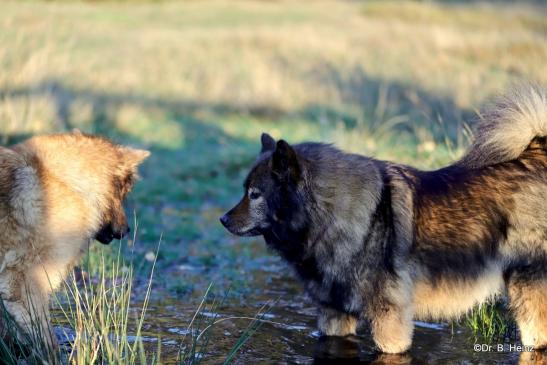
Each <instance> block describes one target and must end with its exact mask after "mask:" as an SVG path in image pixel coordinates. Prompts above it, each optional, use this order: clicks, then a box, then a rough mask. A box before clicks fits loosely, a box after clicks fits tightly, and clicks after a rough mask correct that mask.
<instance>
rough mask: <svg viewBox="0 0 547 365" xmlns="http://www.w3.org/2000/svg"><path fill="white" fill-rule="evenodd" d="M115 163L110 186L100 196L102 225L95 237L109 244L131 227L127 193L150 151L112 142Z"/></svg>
mask: <svg viewBox="0 0 547 365" xmlns="http://www.w3.org/2000/svg"><path fill="white" fill-rule="evenodd" d="M110 153H112V156H111V157H112V158H111V159H109V161H110V163H111V164H112V165H111V166H110V167H109V171H110V173H109V176H108V186H107V187H106V190H105V192H104V195H102V196H101V197H100V198H99V201H100V202H101V204H100V205H99V206H100V210H101V211H100V212H98V215H99V217H100V221H101V224H100V227H99V229H98V231H97V232H96V233H95V236H94V238H95V239H96V240H97V241H99V242H101V243H103V244H109V243H110V242H111V241H112V240H113V239H122V238H123V237H124V236H125V235H126V234H127V233H129V231H130V228H129V224H128V223H127V217H126V215H125V211H124V208H123V203H124V201H125V198H126V196H127V194H128V193H129V192H130V191H131V189H132V188H133V184H134V183H135V181H136V180H137V178H138V173H137V167H138V166H139V165H140V164H141V163H142V162H143V161H144V159H146V158H147V157H148V156H149V155H150V152H148V151H145V150H139V149H135V148H131V147H125V146H117V145H113V146H112V149H111V150H110Z"/></svg>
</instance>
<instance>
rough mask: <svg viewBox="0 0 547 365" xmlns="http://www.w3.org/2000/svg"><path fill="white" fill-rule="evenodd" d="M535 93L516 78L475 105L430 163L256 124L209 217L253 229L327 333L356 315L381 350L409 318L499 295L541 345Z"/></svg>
mask: <svg viewBox="0 0 547 365" xmlns="http://www.w3.org/2000/svg"><path fill="white" fill-rule="evenodd" d="M546 137H547V97H546V93H545V90H542V89H540V88H537V87H523V88H520V89H518V90H515V91H513V92H512V93H510V94H509V95H507V96H504V97H501V98H499V99H497V100H496V101H495V102H494V103H493V104H491V105H490V106H488V107H487V108H486V109H485V112H484V113H483V114H482V121H481V122H480V123H479V125H478V129H477V134H476V138H475V140H474V142H473V143H472V145H471V147H470V148H469V150H468V151H467V153H466V154H465V155H464V157H463V158H462V159H461V160H459V161H457V162H456V163H455V164H453V165H451V166H448V167H445V168H442V169H440V170H436V171H420V170H417V169H415V168H412V167H409V166H405V165H400V164H396V163H392V162H386V161H379V160H375V159H372V158H367V157H364V156H360V155H355V154H348V153H344V152H342V151H340V150H338V149H336V148H334V147H332V146H330V145H325V144H320V143H303V144H298V145H294V146H290V145H289V144H288V143H286V142H285V141H283V140H280V141H278V142H276V141H274V140H273V139H272V138H271V137H270V136H268V135H263V136H262V151H261V153H260V155H259V157H258V159H257V162H256V163H255V165H254V166H253V168H252V170H251V172H250V173H249V175H248V177H247V180H246V182H245V195H244V197H243V198H242V200H241V202H240V203H239V204H238V205H236V206H235V207H234V208H233V209H232V210H230V211H229V212H228V213H227V214H226V215H224V216H223V217H222V218H221V222H222V223H223V224H224V225H225V226H226V227H227V229H228V230H230V231H231V232H232V233H234V234H238V235H244V236H250V235H263V236H264V238H265V241H266V243H267V244H268V246H270V247H271V248H273V249H274V250H275V251H277V252H278V253H279V254H280V255H281V256H282V257H283V258H284V259H285V260H286V261H287V262H288V263H289V264H291V265H292V266H293V267H294V269H295V271H296V273H297V275H298V277H299V278H300V279H301V280H302V282H303V284H304V286H305V288H306V290H307V292H308V293H309V294H310V296H311V297H312V298H313V299H314V300H315V301H316V302H317V304H318V305H319V307H320V310H319V318H318V325H319V328H320V330H321V331H322V332H323V333H324V334H326V335H340V336H344V335H348V334H353V333H355V331H356V326H357V322H358V320H359V319H360V318H364V319H366V320H368V322H369V323H370V328H371V331H372V335H373V338H374V341H375V343H376V345H377V346H378V348H379V349H380V350H381V351H384V352H388V353H399V352H404V351H406V350H408V349H409V348H410V346H411V342H412V333H413V327H414V325H413V322H412V321H413V319H448V318H453V317H456V316H459V315H461V314H462V313H465V312H466V311H468V310H470V309H471V308H472V307H473V306H475V305H476V304H479V303H482V302H484V301H485V300H487V299H489V298H491V297H493V296H495V295H504V294H506V295H507V296H508V299H509V303H510V307H511V309H512V311H513V313H514V315H515V318H516V321H517V323H518V326H519V328H520V333H521V340H522V343H523V344H524V345H527V346H531V347H534V348H543V347H545V346H547V304H546V303H547V210H546V208H545V207H546V206H547V200H546V199H547V198H546V197H547V138H546Z"/></svg>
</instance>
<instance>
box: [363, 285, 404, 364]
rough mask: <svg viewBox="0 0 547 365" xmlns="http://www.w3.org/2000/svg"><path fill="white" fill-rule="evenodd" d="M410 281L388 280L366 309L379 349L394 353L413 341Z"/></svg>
mask: <svg viewBox="0 0 547 365" xmlns="http://www.w3.org/2000/svg"><path fill="white" fill-rule="evenodd" d="M413 316H414V311H413V305H412V301H411V284H410V283H409V282H408V281H405V280H400V281H390V282H388V283H386V286H385V289H384V291H383V292H382V293H380V294H379V295H378V296H377V297H376V298H374V299H373V300H372V301H371V303H370V306H369V307H368V309H367V317H368V318H369V320H370V326H371V330H372V338H373V340H374V343H375V344H376V346H378V348H379V349H380V350H381V351H382V352H386V353H391V354H396V353H401V352H405V351H407V350H408V349H409V348H410V346H411V345H412V333H413V331H414V322H412V319H413Z"/></svg>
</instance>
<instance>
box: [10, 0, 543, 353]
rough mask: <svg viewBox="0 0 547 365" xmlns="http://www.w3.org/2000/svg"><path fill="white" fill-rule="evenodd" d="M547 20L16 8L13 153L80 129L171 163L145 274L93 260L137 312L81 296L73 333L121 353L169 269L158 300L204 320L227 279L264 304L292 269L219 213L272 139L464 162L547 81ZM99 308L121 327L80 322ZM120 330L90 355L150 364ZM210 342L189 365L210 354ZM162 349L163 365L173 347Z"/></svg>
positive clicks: (133, 247) (397, 5) (514, 9)
mask: <svg viewBox="0 0 547 365" xmlns="http://www.w3.org/2000/svg"><path fill="white" fill-rule="evenodd" d="M545 11H546V9H545V5H542V4H539V3H537V4H532V3H525V4H520V5H515V4H509V3H502V4H500V3H498V4H494V3H479V4H477V3H468V2H464V3H458V2H451V3H450V4H439V3H435V2H412V3H401V2H384V1H382V2H368V3H367V4H362V3H360V2H328V3H322V2H313V4H311V3H310V4H308V3H295V2H291V3H289V2H283V1H281V2H237V3H223V2H159V3H147V2H138V3H136V4H135V3H131V4H130V3H128V2H123V3H113V2H105V3H86V2H84V3H81V2H39V1H33V2H15V1H12V2H10V1H8V2H3V3H2V5H1V11H0V143H1V144H5V145H8V144H12V143H15V142H17V141H20V140H22V139H24V138H27V137H29V136H31V135H33V134H38V133H48V132H59V131H67V130H70V129H71V128H74V127H77V128H79V129H81V130H83V131H85V132H89V133H98V134H103V135H106V136H108V137H110V138H112V139H114V140H116V141H118V142H121V143H129V144H134V145H138V146H141V147H144V148H148V149H150V150H151V151H152V152H153V155H152V157H151V158H150V159H149V160H148V161H147V162H146V164H145V165H144V166H143V169H142V172H141V175H142V180H141V181H139V182H138V184H137V185H136V188H135V191H134V192H133V194H132V195H131V197H130V200H129V202H128V207H127V211H128V212H129V213H130V214H129V215H130V216H131V215H133V214H135V215H136V216H138V217H139V230H138V231H139V235H138V237H136V238H137V239H138V242H136V240H129V241H124V242H122V243H120V245H121V246H119V248H120V250H121V251H120V252H121V256H122V258H123V259H124V260H130V259H131V262H132V266H131V273H130V276H128V275H129V273H128V272H126V271H124V270H126V269H123V270H122V268H124V267H125V266H123V265H122V266H121V267H118V269H119V270H122V271H119V272H117V271H116V270H115V266H113V263H115V262H117V260H118V256H117V249H113V248H108V247H99V246H96V247H92V248H91V250H90V251H91V253H90V254H89V255H88V258H87V259H86V260H87V263H88V265H87V266H86V265H85V264H84V265H83V266H82V267H83V268H84V269H83V270H82V272H83V275H84V276H85V275H87V277H88V280H95V281H96V280H98V282H94V283H95V284H96V283H101V282H102V281H103V280H104V281H105V285H106V284H107V281H108V280H114V278H117V279H116V280H120V278H121V281H122V282H125V284H124V285H125V286H123V285H122V286H116V288H118V289H116V290H118V291H117V292H114V291H110V289H109V288H110V285H113V284H112V283H110V282H108V285H106V286H104V288H102V289H101V287H100V285H99V287H96V286H93V290H95V293H97V290H98V291H100V290H108V293H105V294H108V295H111V297H108V295H106V297H105V300H114V301H116V302H119V303H118V305H116V306H108V305H107V302H104V303H103V306H102V307H101V306H100V305H99V304H98V303H95V304H93V300H95V299H93V298H92V297H89V296H88V298H89V299H90V300H91V303H86V301H85V299H86V297H85V295H84V296H79V295H76V298H79V299H78V300H79V302H78V304H75V303H73V302H71V303H72V306H73V307H74V308H76V309H74V310H76V312H73V313H69V314H68V316H69V317H70V318H72V322H70V321H69V322H68V323H69V324H70V327H72V328H75V329H77V331H80V332H81V335H80V336H84V337H85V336H88V337H89V338H90V339H91V338H95V337H94V336H98V338H101V340H100V341H107V342H108V341H110V340H109V339H108V338H109V337H108V336H106V335H105V333H102V332H100V331H101V328H99V327H100V325H102V324H105V326H106V325H109V326H113V327H111V328H110V330H111V332H112V333H113V334H115V333H116V331H117V329H116V327H117V328H118V329H120V330H121V329H123V327H124V326H126V325H127V320H129V319H128V318H127V317H124V316H123V315H124V314H123V310H122V309H121V308H122V307H123V306H122V305H121V304H120V303H121V302H123V303H125V304H124V305H125V307H123V308H125V310H127V309H128V308H127V306H128V305H129V304H128V303H129V302H128V300H129V299H128V297H127V295H128V290H129V291H131V290H132V292H133V294H132V295H133V296H132V298H133V299H134V300H136V301H138V302H139V303H142V302H143V301H144V298H146V295H147V288H148V284H149V275H150V272H151V270H152V267H153V266H154V265H156V266H155V270H156V273H157V274H156V275H155V277H154V280H153V282H152V287H151V288H152V294H151V295H152V298H151V299H152V300H155V299H157V298H162V297H164V296H165V297H170V298H175V299H178V300H181V301H186V302H189V303H193V304H195V306H196V308H197V307H198V306H199V304H200V303H201V300H202V299H203V293H204V292H205V291H206V290H207V288H208V285H209V283H210V282H214V283H215V286H214V288H213V289H212V291H213V292H212V293H209V295H214V296H215V297H216V298H221V297H223V296H224V295H227V296H228V299H229V300H237V301H239V302H240V303H241V305H245V304H249V303H252V302H253V298H255V297H257V296H259V295H260V294H262V293H263V292H264V290H265V287H266V286H268V285H269V282H268V279H263V276H267V275H263V273H264V272H265V271H264V265H265V264H264V262H265V260H275V259H273V258H271V256H270V255H271V254H270V253H269V252H267V250H266V249H265V247H264V245H263V244H262V242H261V241H260V240H241V239H236V238H234V237H231V236H229V235H228V234H227V233H226V232H225V231H224V229H223V228H222V227H221V226H220V224H218V217H219V216H220V215H221V214H222V213H223V212H224V211H225V210H226V209H228V208H229V207H230V206H231V205H233V203H235V202H236V201H237V199H238V198H239V194H240V193H241V189H242V188H241V184H242V181H243V178H244V175H245V174H246V170H247V168H248V166H249V165H250V164H251V163H252V162H253V161H254V158H255V156H256V153H257V152H258V149H259V136H260V133H262V132H263V131H266V132H269V133H270V134H272V135H273V136H274V137H276V138H285V139H287V140H288V141H289V142H300V141H304V140H319V141H324V142H332V143H335V144H336V145H338V146H339V147H341V148H343V149H345V150H348V151H352V152H357V153H363V154H367V155H371V156H374V157H377V158H381V159H389V160H394V161H397V162H401V163H407V164H411V165H414V166H417V167H420V168H425V169H433V168H437V167H440V166H443V165H446V164H448V163H450V162H451V161H454V160H455V159H457V158H458V157H459V156H460V155H461V153H462V152H463V150H464V149H465V147H466V146H467V144H468V142H469V138H470V137H471V134H470V132H469V131H470V126H472V124H473V122H474V120H476V117H475V113H474V111H475V109H476V107H477V106H478V105H480V104H481V103H482V102H483V101H484V100H485V99H486V98H488V97H489V96H491V95H492V94H494V93H497V92H501V91H502V90H503V89H504V87H506V86H507V85H508V84H509V83H511V82H512V81H517V80H522V79H530V80H534V81H536V82H538V83H541V84H547V72H546V70H545V59H547V37H546V34H547V33H546V30H547V21H546V20H545V17H542V16H541V15H542V14H544V13H545ZM160 237H162V242H163V243H162V247H161V250H159V251H158V252H156V245H157V242H158V239H159V238H160ZM103 258H104V259H103ZM158 273H159V274H158ZM261 273H262V274H261ZM120 275H121V277H120ZM91 278H92V279H91ZM124 278H125V279H124ZM124 280H125V281H124ZM81 284H82V283H81V282H79V284H78V285H80V286H79V287H78V288H79V289H78V290H84V291H83V292H82V293H85V292H86V290H89V289H91V288H87V289H85V288H84V289H82V288H81ZM95 284H94V285H95ZM228 288H230V290H229V291H228ZM72 290H73V294H76V293H78V292H77V291H76V288H75V287H73V288H72ZM227 291H228V294H225V293H226V292H227ZM69 296H70V295H69ZM112 296H114V297H112ZM108 298H110V299H108ZM66 300H67V301H68V299H66ZM97 300H99V299H98V298H97ZM120 301H121V302H120ZM88 305H90V306H91V307H93V306H94V305H97V306H98V307H97V308H102V309H101V310H102V311H103V315H102V316H103V318H102V319H100V318H95V317H94V318H90V317H86V314H85V313H84V312H80V313H79V314H78V312H77V308H78V306H82V308H85V307H86V306H88ZM67 308H68V307H67ZM109 308H111V309H112V308H115V310H116V311H120V312H116V313H110V314H108V310H109ZM494 309H496V311H497V310H498V308H497V306H495V305H490V306H483V307H482V308H480V309H477V310H476V311H474V312H473V313H472V314H471V316H470V317H469V320H468V321H467V323H468V325H469V326H470V328H472V329H473V330H474V331H476V332H477V333H479V332H483V333H484V334H486V335H489V334H491V333H495V332H502V331H504V330H505V329H504V328H505V327H503V324H504V322H503V320H504V319H503V318H502V317H497V315H496V314H495V313H494ZM137 314H138V313H135V315H137ZM93 315H94V314H93ZM253 315H254V313H253ZM125 316H127V314H125ZM251 317H252V316H251ZM78 318H80V319H79V320H78V321H80V322H78V321H75V319H78ZM132 318H134V317H132ZM135 318H138V315H137V316H136V317H135ZM190 319H191V318H188V320H190ZM101 321H102V322H101ZM106 321H111V322H108V323H107V322H106ZM112 321H114V322H112ZM124 321H125V322H124ZM83 323H89V326H88V327H85V326H84V327H81V326H82V325H83ZM248 324H249V323H247V322H246V323H244V324H242V325H243V326H244V327H243V328H246V326H247V325H248ZM204 325H205V327H206V326H207V325H206V324H204ZM134 330H135V328H134V327H132V329H131V331H134ZM249 331H250V332H248V333H252V332H253V331H254V330H249ZM126 335H127V333H126ZM132 335H135V333H132ZM120 336H121V337H119V341H117V342H116V343H115V344H114V343H106V342H100V341H99V342H93V341H89V342H88V343H87V344H86V345H85V346H87V347H85V348H83V349H82V352H81V353H82V356H84V355H83V354H87V355H89V356H93V354H94V353H96V352H97V351H98V350H97V349H100V352H101V353H105V354H106V355H103V356H114V355H113V354H114V352H116V351H118V350H119V353H120V354H125V355H123V356H134V357H133V359H134V360H135V361H140V356H141V353H140V352H139V351H141V350H140V349H139V346H140V345H139V346H137V347H136V348H135V346H136V345H135V344H134V343H129V341H128V340H127V338H125V339H124V337H123V336H124V335H123V334H120ZM81 338H83V337H81ZM190 338H191V336H190V337H188V339H190ZM200 341H201V339H200ZM158 343H159V342H158ZM189 343H190V344H191V343H192V341H190V342H189ZM82 346H84V345H83V344H82ZM116 346H118V347H116ZM120 346H121V347H120ZM196 346H197V347H196V349H195V351H194V353H193V355H191V353H192V352H191V351H190V352H187V353H186V354H190V355H188V356H187V355H181V356H187V357H186V359H195V358H196V357H195V356H194V355H195V354H196V353H202V352H203V351H201V350H200V348H201V347H200V346H201V345H196ZM122 347H123V348H122ZM145 347H146V346H145ZM187 348H190V347H187ZM132 351H133V352H132ZM146 351H149V352H148V353H146V356H148V357H147V358H146V359H147V360H148V361H151V359H155V358H154V357H153V356H155V355H151V354H150V352H152V353H154V352H155V351H157V349H154V350H150V347H149V346H148V347H147V350H146ZM146 351H145V352H146ZM109 353H110V354H111V355H108V354H109ZM133 353H134V354H137V355H131V354H133ZM87 355H86V356H87ZM75 356H76V355H75ZM78 356H79V355H78ZM150 356H152V358H151V357H150ZM185 361H186V360H185Z"/></svg>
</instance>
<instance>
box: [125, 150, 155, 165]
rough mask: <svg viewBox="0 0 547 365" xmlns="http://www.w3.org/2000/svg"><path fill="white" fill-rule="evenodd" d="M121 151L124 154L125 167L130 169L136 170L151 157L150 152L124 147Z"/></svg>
mask: <svg viewBox="0 0 547 365" xmlns="http://www.w3.org/2000/svg"><path fill="white" fill-rule="evenodd" d="M121 151H122V153H123V160H124V165H126V166H128V167H129V168H130V169H135V168H136V167H137V166H139V165H140V164H141V163H142V162H143V161H144V160H146V159H147V158H148V156H150V151H146V150H140V149H137V148H132V147H122V148H121Z"/></svg>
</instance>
